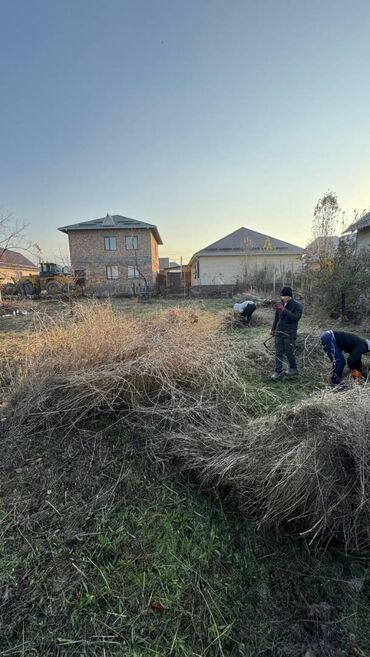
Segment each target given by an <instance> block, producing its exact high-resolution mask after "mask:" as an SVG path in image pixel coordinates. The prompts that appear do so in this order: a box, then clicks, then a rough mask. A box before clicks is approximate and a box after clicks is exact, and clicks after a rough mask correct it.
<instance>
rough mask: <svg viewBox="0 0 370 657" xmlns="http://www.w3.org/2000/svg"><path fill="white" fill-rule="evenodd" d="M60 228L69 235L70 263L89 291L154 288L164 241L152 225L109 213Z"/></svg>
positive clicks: (127, 290) (128, 292)
mask: <svg viewBox="0 0 370 657" xmlns="http://www.w3.org/2000/svg"><path fill="white" fill-rule="evenodd" d="M59 230H60V231H62V232H63V233H66V234H67V235H68V239H69V251H70V258H71V266H72V269H73V271H74V273H75V275H76V276H77V277H78V278H79V279H83V280H84V282H85V289H86V291H87V292H91V293H95V294H109V295H110V294H132V293H136V292H137V291H138V289H139V288H141V287H148V288H153V287H154V285H155V283H156V280H157V275H158V271H159V258H158V245H159V244H162V240H161V237H160V234H159V232H158V229H157V227H156V226H154V225H153V224H148V223H146V222H144V221H138V220H137V219H130V218H128V217H122V216H121V215H118V214H115V215H110V214H107V216H106V217H103V218H100V219H93V220H91V221H83V222H81V223H78V224H72V225H70V226H62V227H61V228H59Z"/></svg>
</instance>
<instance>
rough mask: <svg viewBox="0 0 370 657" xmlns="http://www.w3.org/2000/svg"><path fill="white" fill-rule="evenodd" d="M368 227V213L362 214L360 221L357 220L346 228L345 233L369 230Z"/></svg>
mask: <svg viewBox="0 0 370 657" xmlns="http://www.w3.org/2000/svg"><path fill="white" fill-rule="evenodd" d="M369 226H370V212H367V213H366V214H364V215H363V216H362V217H360V219H357V221H355V222H354V223H353V224H351V225H350V226H348V228H346V230H345V231H344V232H345V233H354V231H355V230H363V229H364V228H369Z"/></svg>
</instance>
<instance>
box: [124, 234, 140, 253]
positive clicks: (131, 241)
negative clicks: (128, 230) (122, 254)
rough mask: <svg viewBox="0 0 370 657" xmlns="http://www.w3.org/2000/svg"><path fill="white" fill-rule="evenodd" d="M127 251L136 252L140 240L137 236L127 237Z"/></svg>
mask: <svg viewBox="0 0 370 657" xmlns="http://www.w3.org/2000/svg"><path fill="white" fill-rule="evenodd" d="M125 242H126V249H127V250H128V251H136V249H137V244H138V240H137V237H136V235H127V236H126V237H125Z"/></svg>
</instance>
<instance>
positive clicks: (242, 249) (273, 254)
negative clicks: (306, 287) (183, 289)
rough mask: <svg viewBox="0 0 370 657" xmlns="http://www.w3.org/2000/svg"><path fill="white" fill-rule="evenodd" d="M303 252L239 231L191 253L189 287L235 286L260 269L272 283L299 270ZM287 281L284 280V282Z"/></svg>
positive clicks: (254, 234)
mask: <svg viewBox="0 0 370 657" xmlns="http://www.w3.org/2000/svg"><path fill="white" fill-rule="evenodd" d="M302 253H303V249H302V248H301V247H300V246H295V245H294V244H290V243H289V242H283V241H282V240H279V239H276V238H275V237H270V236H269V235H263V234H262V233H257V232H256V231H254V230H249V229H248V228H239V229H238V230H235V231H234V232H233V233H230V234H229V235H226V237H223V238H222V239H220V240H218V241H217V242H214V243H213V244H210V245H209V246H206V247H205V248H204V249H202V250H201V251H198V252H197V253H195V254H194V255H193V256H192V258H191V260H190V262H189V264H190V265H191V284H192V286H200V285H207V286H209V285H238V284H244V283H245V284H248V281H249V280H250V279H251V278H252V277H253V276H254V275H255V274H256V272H258V271H260V270H264V271H265V272H266V274H267V275H268V278H269V279H270V280H271V281H272V280H275V277H276V278H277V279H283V278H284V276H286V275H288V273H289V274H293V275H294V273H297V272H298V271H301V269H302V262H301V256H302ZM287 280H288V279H287Z"/></svg>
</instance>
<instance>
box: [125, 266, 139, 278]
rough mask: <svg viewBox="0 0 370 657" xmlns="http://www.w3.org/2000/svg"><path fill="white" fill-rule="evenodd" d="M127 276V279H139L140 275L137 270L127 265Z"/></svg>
mask: <svg viewBox="0 0 370 657" xmlns="http://www.w3.org/2000/svg"><path fill="white" fill-rule="evenodd" d="M127 276H128V278H139V276H140V274H139V270H138V268H137V267H133V266H131V265H129V266H128V268H127Z"/></svg>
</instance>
